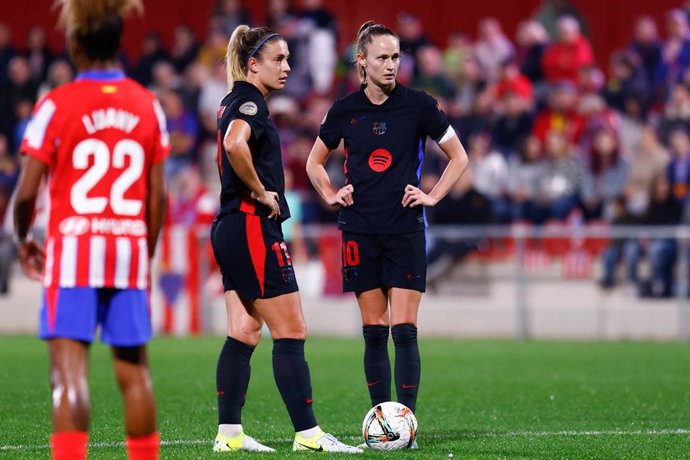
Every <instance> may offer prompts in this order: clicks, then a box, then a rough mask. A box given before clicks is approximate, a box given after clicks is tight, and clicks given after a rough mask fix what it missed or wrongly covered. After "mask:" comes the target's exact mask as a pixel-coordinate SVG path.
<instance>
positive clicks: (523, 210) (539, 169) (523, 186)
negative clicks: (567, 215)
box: [508, 136, 547, 224]
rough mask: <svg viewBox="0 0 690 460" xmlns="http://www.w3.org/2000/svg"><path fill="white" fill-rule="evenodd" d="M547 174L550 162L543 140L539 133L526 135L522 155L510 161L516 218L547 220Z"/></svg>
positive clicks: (512, 214) (511, 196)
mask: <svg viewBox="0 0 690 460" xmlns="http://www.w3.org/2000/svg"><path fill="white" fill-rule="evenodd" d="M546 174H547V164H546V162H545V160H544V158H543V153H542V144H541V142H540V141H539V139H538V138H537V137H535V136H529V137H527V138H525V139H523V140H522V142H521V145H520V149H519V155H518V156H517V157H513V158H512V159H511V160H510V161H509V163H508V195H509V197H510V202H511V218H512V220H513V221H514V222H515V221H517V222H521V221H523V222H524V221H527V222H532V223H537V224H539V223H541V222H542V221H543V220H544V213H543V210H542V206H541V196H540V193H541V190H540V184H542V182H543V181H544V179H545V177H546Z"/></svg>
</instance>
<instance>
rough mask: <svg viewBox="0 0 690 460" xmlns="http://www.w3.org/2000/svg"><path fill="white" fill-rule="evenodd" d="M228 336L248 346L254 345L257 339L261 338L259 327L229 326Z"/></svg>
mask: <svg viewBox="0 0 690 460" xmlns="http://www.w3.org/2000/svg"><path fill="white" fill-rule="evenodd" d="M229 336H230V337H232V338H233V339H235V340H237V341H239V342H242V343H243V344H245V345H249V346H250V347H256V346H257V345H259V341H260V340H261V328H259V329H247V328H238V329H237V330H235V329H233V328H230V334H229Z"/></svg>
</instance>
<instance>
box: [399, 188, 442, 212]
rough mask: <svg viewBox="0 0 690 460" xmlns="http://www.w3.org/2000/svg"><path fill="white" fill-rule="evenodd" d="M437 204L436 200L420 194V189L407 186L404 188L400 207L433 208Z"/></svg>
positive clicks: (422, 193)
mask: <svg viewBox="0 0 690 460" xmlns="http://www.w3.org/2000/svg"><path fill="white" fill-rule="evenodd" d="M436 203H438V200H436V199H434V198H432V197H430V196H429V195H427V194H426V193H424V192H422V191H421V190H420V189H418V188H417V187H415V186H414V185H410V184H407V185H406V186H405V195H404V196H403V199H402V205H403V207H404V208H406V207H408V206H409V207H410V208H414V207H415V206H420V205H421V206H434V205H436Z"/></svg>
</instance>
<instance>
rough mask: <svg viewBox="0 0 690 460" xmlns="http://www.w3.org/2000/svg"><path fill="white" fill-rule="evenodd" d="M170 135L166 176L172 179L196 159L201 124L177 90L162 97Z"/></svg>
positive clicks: (164, 92) (170, 91) (167, 92)
mask: <svg viewBox="0 0 690 460" xmlns="http://www.w3.org/2000/svg"><path fill="white" fill-rule="evenodd" d="M160 101H161V107H162V108H163V112H164V113H165V117H166V120H167V124H168V133H169V135H170V155H169V156H168V160H167V161H166V163H165V170H166V174H167V175H168V176H169V177H171V176H172V175H174V173H175V172H176V171H177V170H178V169H179V168H182V167H187V166H190V165H191V164H192V163H193V161H194V159H195V155H194V147H195V145H196V139H197V135H198V133H199V122H198V121H197V119H196V117H195V116H194V115H193V113H192V112H190V111H189V110H187V109H186V108H185V106H184V104H183V103H182V97H181V96H180V94H179V93H178V92H177V91H175V90H171V89H168V90H165V91H163V92H162V93H161V95H160Z"/></svg>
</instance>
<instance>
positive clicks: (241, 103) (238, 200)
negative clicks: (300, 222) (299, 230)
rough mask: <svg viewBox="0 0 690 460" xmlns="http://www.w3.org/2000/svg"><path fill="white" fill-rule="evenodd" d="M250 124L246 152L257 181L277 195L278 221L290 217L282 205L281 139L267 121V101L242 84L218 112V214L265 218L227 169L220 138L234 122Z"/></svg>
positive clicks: (265, 212) (265, 210)
mask: <svg viewBox="0 0 690 460" xmlns="http://www.w3.org/2000/svg"><path fill="white" fill-rule="evenodd" d="M236 119H240V120H243V121H245V122H247V123H248V124H249V126H250V127H251V130H252V134H251V136H250V137H249V150H250V151H251V153H252V163H253V165H254V169H255V170H256V173H257V175H258V176H259V180H260V181H261V183H262V184H263V185H264V187H265V188H266V190H268V191H270V192H278V195H279V197H280V200H279V205H280V220H281V221H284V220H285V219H287V218H288V217H290V210H289V208H288V204H287V201H285V176H284V173H283V162H282V157H281V154H280V139H279V138H278V131H277V130H276V127H275V125H274V124H273V122H272V121H271V119H270V118H269V113H268V106H267V105H266V100H265V99H264V97H263V95H262V94H261V92H260V91H259V89H258V88H257V87H256V86H254V85H252V84H251V83H247V82H244V81H238V82H235V84H234V86H233V90H232V91H231V92H230V93H229V94H228V95H227V96H225V98H223V101H222V102H221V104H220V109H219V110H218V171H219V173H220V180H221V191H220V214H225V213H227V212H232V211H242V212H245V213H247V214H256V215H260V216H268V215H269V212H270V211H269V209H268V208H267V207H266V206H264V205H262V204H261V203H259V202H258V201H256V200H253V199H252V198H251V197H250V190H249V188H248V187H247V186H246V185H245V184H244V182H242V180H241V179H240V178H239V176H237V174H236V173H235V171H234V170H233V169H232V166H231V165H230V161H229V160H228V157H227V154H226V152H225V148H224V147H223V137H224V136H225V133H226V132H227V130H228V126H230V123H231V122H232V121H233V120H236Z"/></svg>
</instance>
